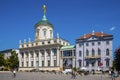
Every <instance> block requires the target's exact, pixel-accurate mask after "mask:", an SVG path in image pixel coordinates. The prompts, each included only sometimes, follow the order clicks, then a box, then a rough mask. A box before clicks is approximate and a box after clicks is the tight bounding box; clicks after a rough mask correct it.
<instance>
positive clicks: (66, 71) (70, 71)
mask: <svg viewBox="0 0 120 80" xmlns="http://www.w3.org/2000/svg"><path fill="white" fill-rule="evenodd" d="M62 73H63V74H67V73H72V69H65V70H64V71H62Z"/></svg>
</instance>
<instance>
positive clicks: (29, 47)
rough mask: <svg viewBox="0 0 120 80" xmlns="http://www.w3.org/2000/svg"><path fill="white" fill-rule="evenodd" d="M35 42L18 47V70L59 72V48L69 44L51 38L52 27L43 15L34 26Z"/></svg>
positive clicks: (62, 40)
mask: <svg viewBox="0 0 120 80" xmlns="http://www.w3.org/2000/svg"><path fill="white" fill-rule="evenodd" d="M35 31H36V32H35V41H30V39H29V41H28V42H26V40H24V42H23V43H21V41H20V45H19V50H20V53H19V70H23V71H24V70H32V69H36V70H49V71H52V70H57V71H58V70H59V68H60V48H61V47H62V46H66V45H69V42H68V41H66V40H64V39H61V38H59V35H57V37H56V38H54V37H53V25H52V24H51V23H50V22H49V21H48V20H47V18H46V16H45V13H44V16H43V18H42V20H41V21H39V22H38V23H37V24H35Z"/></svg>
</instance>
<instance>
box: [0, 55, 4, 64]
mask: <svg viewBox="0 0 120 80" xmlns="http://www.w3.org/2000/svg"><path fill="white" fill-rule="evenodd" d="M0 66H4V56H3V54H0Z"/></svg>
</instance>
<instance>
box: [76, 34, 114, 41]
mask: <svg viewBox="0 0 120 80" xmlns="http://www.w3.org/2000/svg"><path fill="white" fill-rule="evenodd" d="M91 36H96V37H108V36H112V35H109V34H105V33H103V32H94V33H88V34H85V35H84V36H81V37H80V38H78V40H79V39H86V38H90V37H91Z"/></svg>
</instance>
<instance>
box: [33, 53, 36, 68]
mask: <svg viewBox="0 0 120 80" xmlns="http://www.w3.org/2000/svg"><path fill="white" fill-rule="evenodd" d="M33 62H34V63H33V66H34V67H35V66H36V54H35V51H33Z"/></svg>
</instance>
